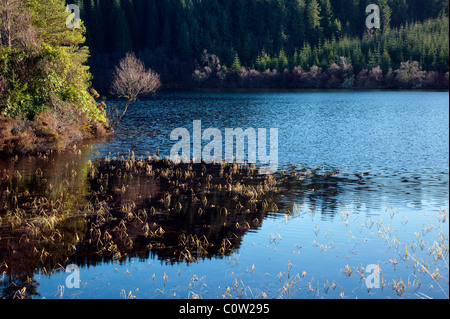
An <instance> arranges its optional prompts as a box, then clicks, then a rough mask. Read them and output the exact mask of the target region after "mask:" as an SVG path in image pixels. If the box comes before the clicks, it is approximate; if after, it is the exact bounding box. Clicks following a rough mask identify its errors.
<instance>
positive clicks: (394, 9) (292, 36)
mask: <svg viewBox="0 0 450 319" xmlns="http://www.w3.org/2000/svg"><path fill="white" fill-rule="evenodd" d="M75 2H76V3H77V4H78V5H79V6H80V7H81V11H82V19H83V20H84V22H85V25H86V28H87V44H88V45H89V47H90V48H91V52H92V53H93V58H92V59H91V62H90V63H91V65H92V66H93V72H94V74H95V75H96V76H98V79H97V81H96V84H97V85H99V86H102V87H107V86H108V82H109V77H108V76H107V74H110V73H111V70H112V68H113V66H114V63H116V62H117V60H118V59H119V58H121V57H123V56H124V55H125V54H126V52H129V51H134V52H137V53H138V55H139V56H140V57H141V58H142V59H143V60H144V61H145V62H146V64H148V65H149V66H150V67H153V68H155V69H156V70H157V71H158V72H160V73H161V74H162V79H163V82H165V83H166V84H167V83H177V84H185V83H180V82H182V81H183V80H184V82H186V83H189V82H190V80H191V75H192V73H193V72H194V70H195V69H197V70H198V71H199V72H202V70H201V69H202V67H204V66H205V64H204V63H203V62H202V58H204V50H207V52H208V53H209V54H210V55H214V56H215V57H217V58H218V59H219V60H220V65H221V68H223V70H222V71H223V72H224V73H226V74H228V73H229V72H232V71H233V70H234V71H236V72H239V71H240V68H241V67H245V68H247V69H248V70H252V69H253V70H254V71H259V72H265V71H266V70H267V69H270V70H271V71H273V70H276V71H277V72H278V73H281V72H284V71H285V69H288V70H289V71H293V70H294V68H295V67H301V68H302V69H303V70H307V71H309V70H310V69H311V67H313V66H317V67H319V68H321V69H322V70H328V69H329V68H330V67H331V66H332V65H333V64H334V63H335V64H339V61H340V59H341V57H344V58H346V59H347V63H348V64H351V65H352V71H353V72H354V73H355V74H358V73H360V72H361V71H363V70H364V69H368V70H370V69H371V68H373V67H375V66H378V65H379V66H380V67H381V69H382V70H383V74H384V75H387V73H388V72H389V69H390V68H392V69H393V70H394V71H395V70H397V69H399V68H400V67H401V64H402V63H406V62H407V61H409V60H411V61H417V62H419V65H420V67H421V68H423V70H426V71H436V72H439V73H441V74H445V72H447V71H448V58H449V50H448V0H428V1H423V0H164V1H162V0H76V1H75ZM371 3H376V4H378V5H379V7H380V11H381V29H380V30H376V31H375V32H368V30H367V29H366V26H365V21H366V18H367V13H366V12H365V9H366V6H367V5H368V4H371ZM108 72H109V73H108ZM197 73H198V72H197ZM194 83H195V82H194Z"/></svg>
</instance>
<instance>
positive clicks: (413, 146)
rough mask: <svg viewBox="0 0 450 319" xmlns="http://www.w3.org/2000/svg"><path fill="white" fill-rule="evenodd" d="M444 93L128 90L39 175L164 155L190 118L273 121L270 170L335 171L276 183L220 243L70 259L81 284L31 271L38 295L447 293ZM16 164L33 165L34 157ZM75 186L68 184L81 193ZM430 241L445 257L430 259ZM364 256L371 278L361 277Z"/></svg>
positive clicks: (255, 123) (222, 123)
mask: <svg viewBox="0 0 450 319" xmlns="http://www.w3.org/2000/svg"><path fill="white" fill-rule="evenodd" d="M110 104H111V105H112V104H118V105H123V103H121V102H110ZM448 106H449V95H448V93H445V92H444V93H441V92H301V93H299V92H294V93H290V92H268V93H261V92H258V93H240V92H226V93H224V92H220V93H218V92H201V93H160V94H157V96H156V97H155V98H153V99H149V100H145V101H138V102H136V103H135V104H134V105H133V106H131V108H130V109H129V111H128V113H127V114H126V116H125V118H124V119H123V122H122V124H121V125H120V127H118V128H117V130H116V132H115V134H114V135H113V136H111V137H108V138H106V139H104V140H101V141H94V142H91V143H88V144H87V145H85V146H84V147H83V148H82V149H83V155H82V156H78V157H77V158H76V159H75V160H73V158H70V160H69V159H68V157H67V156H65V155H64V154H59V155H58V156H56V157H55V159H54V164H53V166H52V165H48V166H47V167H44V166H42V170H43V171H44V176H47V175H48V176H51V175H52V172H53V174H54V171H55V169H54V165H58V163H61V166H63V164H66V163H67V162H70V163H72V164H73V165H80V164H79V163H83V162H87V161H89V160H91V161H94V162H95V161H101V160H103V159H104V158H105V157H109V158H120V156H121V155H123V156H127V155H128V154H129V153H128V151H133V152H134V154H135V155H136V156H137V157H140V156H142V157H147V156H149V155H153V154H155V153H157V154H159V155H160V156H161V157H164V156H168V155H169V154H170V149H171V148H172V146H173V145H174V143H175V142H173V141H170V133H171V132H172V130H174V129H175V128H178V127H184V128H187V129H188V130H189V131H190V132H192V122H193V121H194V120H201V121H202V128H203V129H206V128H210V127H214V128H218V129H220V130H221V131H222V132H224V131H225V129H226V128H243V129H246V128H255V129H257V128H267V129H269V128H278V130H279V162H280V170H281V169H286V170H288V171H291V172H292V171H293V170H295V171H302V170H303V171H308V170H313V169H317V170H318V171H320V170H324V171H328V172H329V171H332V172H336V173H337V175H336V176H335V177H334V178H331V179H320V178H319V179H315V180H306V181H304V182H300V181H298V182H295V183H287V184H286V185H283V187H284V189H285V192H284V193H283V196H282V197H281V198H279V199H278V200H279V203H280V206H283V207H284V208H285V209H283V210H280V211H279V212H278V213H275V212H274V213H269V214H267V215H266V216H265V217H264V219H263V220H262V221H261V223H260V224H259V225H258V226H257V227H254V228H252V229H251V230H249V231H248V232H246V233H245V234H244V235H243V237H242V238H241V240H240V241H239V244H237V245H236V247H235V249H234V252H233V253H231V254H229V255H228V256H209V257H208V258H203V259H199V260H198V261H196V262H194V263H187V262H184V261H181V262H173V261H170V262H168V261H166V260H165V257H164V256H158V255H157V254H156V255H155V254H150V255H147V256H144V257H143V256H135V257H131V258H129V259H128V260H127V261H126V262H120V263H119V262H115V261H108V262H96V263H95V264H92V265H91V266H82V267H81V272H80V277H81V278H80V279H81V282H82V285H81V288H80V289H67V288H66V289H64V291H63V293H61V292H62V290H61V287H62V286H64V285H65V280H66V277H67V274H66V273H64V272H62V271H59V272H55V273H53V274H52V275H46V274H45V273H43V272H42V271H38V272H36V273H35V274H34V279H35V280H36V282H37V288H36V291H37V293H38V295H37V296H35V298H42V297H45V298H59V297H61V295H62V296H63V298H122V297H126V296H136V297H137V298H193V297H197V296H198V297H201V298H265V297H267V298H279V297H281V298H341V297H344V298H347V297H348V298H355V297H358V298H387V297H393V298H398V297H402V298H423V297H432V298H448V297H447V296H448V293H449V288H448V287H449V285H448V280H449V274H448V273H449V272H448V240H449V237H448V234H449V232H448V226H449V223H448V216H447V214H448V206H449V200H448V195H449V176H448V173H449V107H448ZM55 163H56V164H55ZM72 164H71V165H72ZM1 165H7V164H5V163H3V164H0V168H1V167H2V166H1ZM8 165H10V164H8ZM14 165H16V166H15V168H16V169H19V168H20V169H21V170H22V172H23V173H24V174H26V172H27V169H28V173H29V174H34V173H35V171H36V163H34V162H33V160H29V159H23V160H19V161H18V162H17V163H15V164H14ZM293 165H295V166H293ZM80 183H82V182H80ZM78 186H79V185H78V184H77V185H75V186H74V187H73V189H72V190H71V191H72V192H74V193H77V192H79V193H80V194H79V196H83V195H85V194H83V191H80V189H83V187H84V186H83V187H81V188H80V187H78ZM439 247H441V248H442V247H446V250H445V249H444V253H443V256H444V258H435V256H436V250H437V249H438V248H439ZM80 264H83V265H85V264H86V263H85V262H80ZM372 264H377V265H378V266H379V267H380V269H381V283H382V287H381V288H380V289H369V290H368V289H367V286H366V282H365V278H367V276H368V275H370V274H368V273H366V272H365V269H366V268H367V266H368V265H372ZM420 265H429V266H430V267H429V268H428V269H429V271H430V273H427V272H425V271H418V269H420ZM437 269H438V270H439V271H435V270H437ZM433 271H435V272H436V273H437V274H436V273H435V272H433ZM433 275H434V276H435V278H437V280H435V279H433V278H432V277H433ZM402 284H404V285H405V286H404V288H401V287H402V286H401V285H402ZM130 293H131V294H130Z"/></svg>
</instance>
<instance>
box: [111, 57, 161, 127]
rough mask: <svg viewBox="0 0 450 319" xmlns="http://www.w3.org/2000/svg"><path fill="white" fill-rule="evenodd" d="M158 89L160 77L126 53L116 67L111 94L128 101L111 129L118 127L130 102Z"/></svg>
mask: <svg viewBox="0 0 450 319" xmlns="http://www.w3.org/2000/svg"><path fill="white" fill-rule="evenodd" d="M160 88H161V80H160V75H159V74H158V73H156V72H155V71H153V70H152V69H146V68H145V65H144V63H143V62H142V61H141V60H139V59H138V58H137V57H136V55H135V54H134V53H127V55H126V57H125V58H124V59H122V60H121V61H120V62H119V65H118V66H117V67H116V70H115V72H114V77H113V82H112V86H111V93H113V94H115V95H117V96H119V97H121V98H126V99H128V101H127V103H126V105H125V109H124V111H123V113H122V114H121V115H120V116H119V118H118V120H117V121H116V122H115V123H114V124H112V125H111V127H112V128H113V127H116V126H117V125H119V123H120V121H121V120H122V118H123V116H124V115H125V113H126V112H127V110H128V107H129V106H130V104H131V102H132V101H135V100H136V99H137V98H138V97H139V96H141V95H145V94H150V93H154V92H156V91H158V90H159V89H160Z"/></svg>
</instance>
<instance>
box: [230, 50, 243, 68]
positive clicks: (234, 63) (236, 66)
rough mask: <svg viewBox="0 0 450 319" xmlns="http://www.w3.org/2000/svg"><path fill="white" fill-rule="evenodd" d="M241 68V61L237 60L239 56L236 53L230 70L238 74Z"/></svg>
mask: <svg viewBox="0 0 450 319" xmlns="http://www.w3.org/2000/svg"><path fill="white" fill-rule="evenodd" d="M241 68H242V67H241V60H240V59H239V55H238V54H237V53H236V55H235V56H234V61H233V64H232V65H231V70H232V71H234V72H239V71H241Z"/></svg>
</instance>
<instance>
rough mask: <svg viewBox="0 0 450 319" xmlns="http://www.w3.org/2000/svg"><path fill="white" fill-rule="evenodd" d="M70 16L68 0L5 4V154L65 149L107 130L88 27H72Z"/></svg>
mask: <svg viewBox="0 0 450 319" xmlns="http://www.w3.org/2000/svg"><path fill="white" fill-rule="evenodd" d="M68 15H69V13H67V12H66V6H65V1H64V0H0V153H28V152H35V151H46V150H48V149H62V148H64V147H66V146H67V145H69V144H71V143H74V142H76V141H78V140H81V139H83V138H86V137H92V136H93V134H97V133H99V134H100V131H103V132H104V129H105V127H104V126H105V125H106V113H105V110H104V109H103V105H102V104H100V105H99V104H98V103H97V102H96V101H95V98H94V96H98V93H95V92H94V91H90V87H91V79H92V75H91V73H90V72H89V67H88V66H87V65H86V62H87V59H88V57H89V50H88V48H87V47H85V46H83V43H84V42H85V37H84V33H85V28H84V26H83V25H82V24H80V27H79V28H73V29H70V28H67V27H66V24H65V22H66V18H67V17H68ZM92 93H93V94H92Z"/></svg>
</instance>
